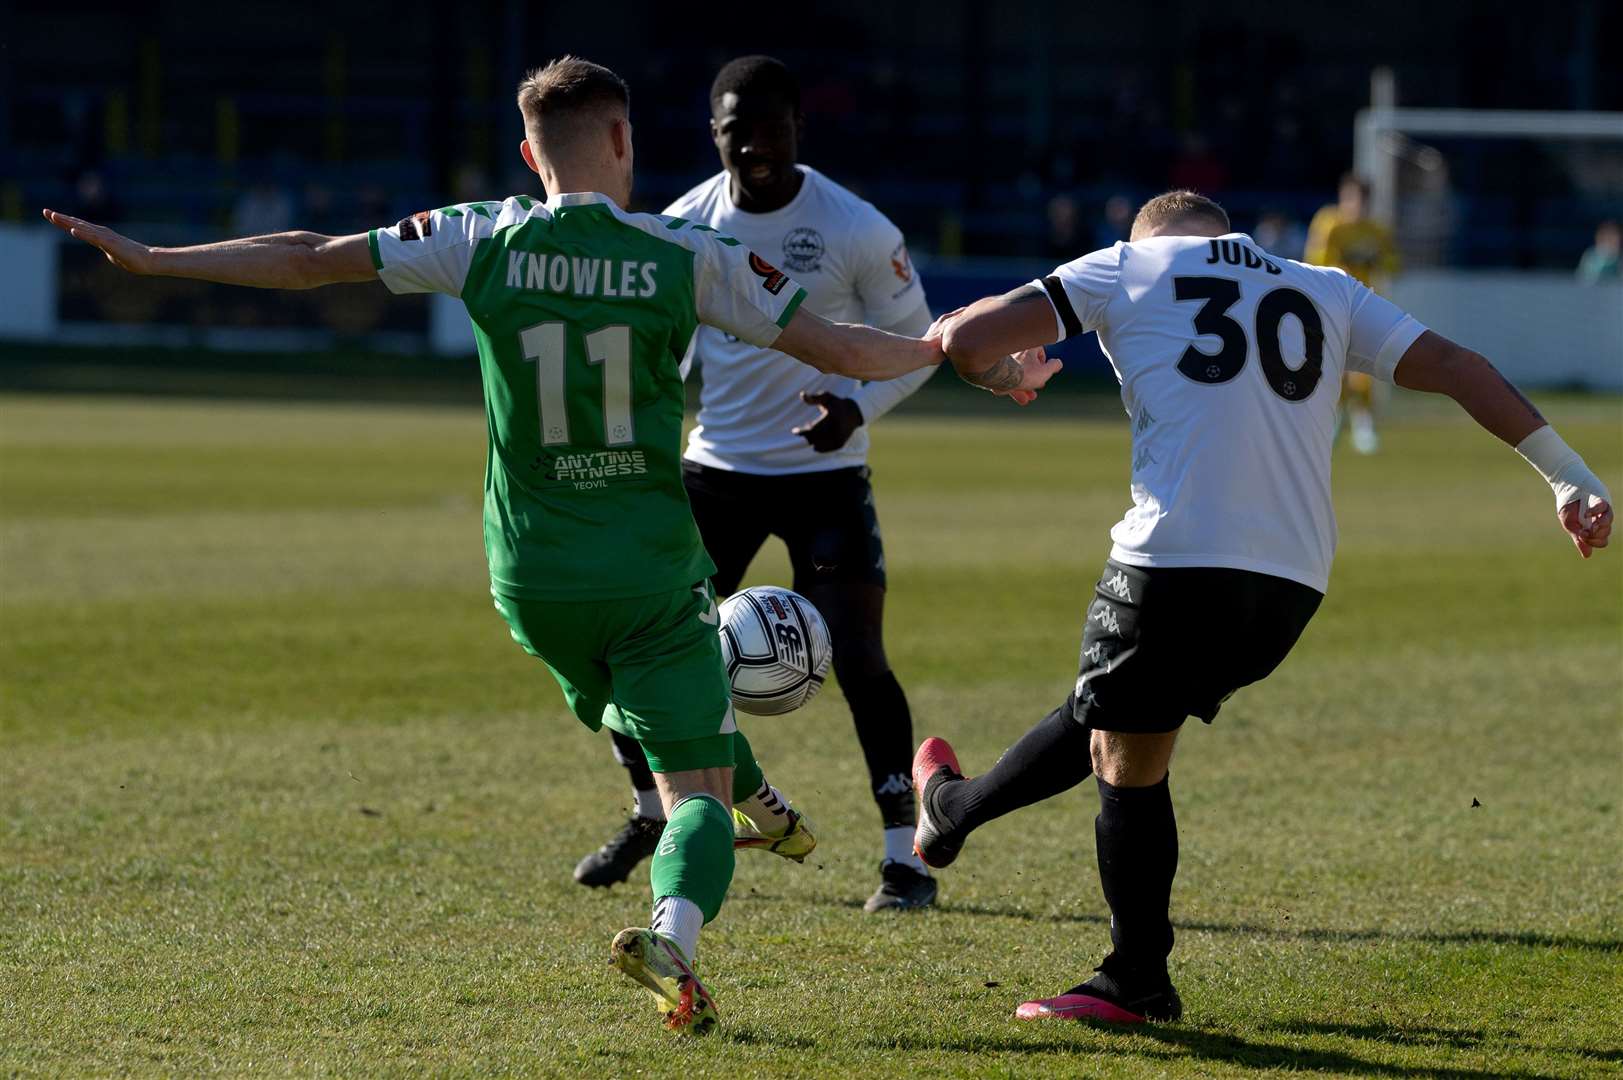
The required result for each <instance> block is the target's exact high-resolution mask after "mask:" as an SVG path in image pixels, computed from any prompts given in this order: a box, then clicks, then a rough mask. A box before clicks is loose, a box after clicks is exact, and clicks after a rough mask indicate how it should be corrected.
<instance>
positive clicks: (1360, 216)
mask: <svg viewBox="0 0 1623 1080" xmlns="http://www.w3.org/2000/svg"><path fill="white" fill-rule="evenodd" d="M1302 261H1303V262H1308V263H1314V264H1316V265H1319V266H1335V267H1340V268H1341V269H1342V270H1345V271H1347V273H1349V274H1351V275H1352V276H1353V277H1355V278H1357V279H1358V280H1359V281H1362V282H1363V283H1364V284H1365V285H1368V286H1369V287H1370V288H1371V289H1374V290H1375V291H1376V292H1378V293H1385V292H1386V291H1387V286H1388V285H1389V284H1390V283H1391V279H1392V275H1393V274H1394V273H1396V272H1397V269H1398V249H1397V244H1396V243H1395V242H1394V241H1393V239H1392V230H1391V229H1388V228H1387V227H1386V226H1385V225H1382V224H1381V223H1380V222H1378V221H1376V220H1375V219H1373V218H1371V217H1369V184H1368V182H1366V181H1365V180H1364V179H1363V178H1362V177H1360V176H1358V175H1357V174H1356V173H1348V174H1347V175H1346V176H1343V177H1342V178H1341V186H1340V187H1339V188H1338V189H1337V193H1336V203H1335V205H1334V206H1326V207H1324V208H1323V209H1321V210H1320V211H1319V212H1318V213H1317V214H1314V215H1313V223H1312V224H1311V225H1309V226H1308V228H1307V247H1306V250H1305V251H1303V253H1302ZM1374 392H1375V383H1374V380H1372V379H1371V378H1370V377H1369V376H1368V375H1364V374H1362V373H1359V372H1353V371H1349V372H1347V374H1346V375H1345V376H1343V378H1342V382H1341V408H1342V411H1343V413H1342V418H1343V419H1345V421H1346V422H1347V425H1348V428H1349V429H1350V432H1351V435H1352V444H1353V449H1355V450H1357V451H1358V452H1359V453H1360V454H1373V453H1374V452H1375V451H1376V450H1377V449H1378V448H1379V446H1380V441H1379V439H1377V438H1376V435H1375V413H1374Z"/></svg>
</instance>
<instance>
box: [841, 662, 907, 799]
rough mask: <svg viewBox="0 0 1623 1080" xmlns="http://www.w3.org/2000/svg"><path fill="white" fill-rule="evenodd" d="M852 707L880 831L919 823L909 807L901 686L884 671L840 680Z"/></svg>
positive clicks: (905, 711) (852, 715) (904, 708)
mask: <svg viewBox="0 0 1623 1080" xmlns="http://www.w3.org/2000/svg"><path fill="white" fill-rule="evenodd" d="M840 689H842V690H843V691H845V700H846V702H847V703H849V704H850V706H851V720H852V722H853V723H855V724H856V728H857V741H858V742H860V743H861V744H862V756H863V759H864V760H866V761H867V763H868V780H869V782H870V784H871V785H872V790H873V800H874V802H876V803H878V804H879V816H880V819H881V821H882V823H883V824H884V826H885V828H887V829H890V828H895V827H897V826H900V825H916V824H918V811H917V810H916V809H915V808H914V806H913V783H912V780H911V779H910V773H911V772H912V768H913V714H912V712H911V711H909V709H908V707H907V695H906V694H904V693H903V692H902V684H901V683H899V682H897V681H896V676H895V675H893V674H892V673H890V672H889V671H885V672H881V673H880V674H878V675H872V676H869V677H868V678H866V679H853V680H851V681H850V682H849V683H847V682H844V681H842V682H841V684H840Z"/></svg>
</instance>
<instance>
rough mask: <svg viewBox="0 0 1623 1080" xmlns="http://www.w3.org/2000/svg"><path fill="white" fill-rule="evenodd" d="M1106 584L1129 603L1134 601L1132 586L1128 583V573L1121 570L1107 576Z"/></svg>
mask: <svg viewBox="0 0 1623 1080" xmlns="http://www.w3.org/2000/svg"><path fill="white" fill-rule="evenodd" d="M1104 586H1105V588H1107V589H1109V590H1110V591H1111V592H1113V593H1115V594H1116V595H1117V596H1119V597H1121V598H1122V599H1123V600H1125V601H1127V602H1128V603H1129V604H1131V603H1132V602H1133V590H1132V587H1131V586H1129V585H1128V584H1127V575H1126V574H1124V573H1122V572H1121V571H1120V570H1117V571H1116V572H1115V573H1114V574H1112V575H1111V576H1110V577H1107V578H1105V581H1104Z"/></svg>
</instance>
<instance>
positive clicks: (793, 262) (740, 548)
mask: <svg viewBox="0 0 1623 1080" xmlns="http://www.w3.org/2000/svg"><path fill="white" fill-rule="evenodd" d="M710 113H711V116H710V133H711V138H712V140H713V141H714V143H715V145H716V150H717V151H718V153H719V154H720V157H721V164H722V170H721V171H720V172H718V173H716V174H715V175H714V176H712V177H710V178H709V179H708V180H706V181H704V182H703V183H701V184H699V185H698V186H696V187H694V188H693V189H692V190H691V191H689V192H688V193H687V194H685V195H683V196H682V197H681V198H679V199H677V200H676V201H675V202H674V203H672V204H671V205H670V206H668V207H666V208H665V211H664V212H665V213H666V214H668V215H670V216H672V217H675V218H680V219H683V220H686V221H691V222H694V223H695V224H698V225H704V226H709V227H711V228H714V229H717V230H719V231H721V232H723V233H726V234H728V235H730V236H736V237H737V238H738V239H739V240H740V241H742V242H743V243H744V245H745V246H747V247H749V248H750V249H751V250H753V251H756V252H759V253H761V254H762V255H764V257H766V258H768V259H770V260H772V261H773V262H774V263H775V264H776V265H778V266H780V267H782V268H783V269H784V271H785V272H786V273H788V274H791V275H793V277H794V279H795V281H796V282H797V283H800V284H802V285H803V286H804V287H805V289H806V292H807V296H806V302H805V306H806V309H807V310H808V311H813V312H816V313H817V314H819V315H821V316H823V317H824V318H831V319H842V320H847V321H851V322H863V323H867V324H868V325H870V326H876V327H880V328H882V329H885V330H889V331H892V332H895V333H898V334H907V335H911V336H917V335H919V334H922V333H923V332H924V331H925V329H926V328H928V327H929V325H930V310H929V307H928V305H927V304H926V303H925V298H924V288H923V286H922V285H921V284H920V282H919V277H918V273H917V272H916V271H915V270H914V268H913V264H912V260H911V259H909V257H908V254H907V247H906V244H905V243H904V242H903V239H902V234H901V230H899V229H898V228H897V227H896V226H895V225H893V224H892V223H891V222H890V221H889V220H888V219H887V218H886V217H885V216H884V214H882V213H880V212H879V211H878V210H877V209H875V208H874V206H873V205H872V204H870V203H868V202H866V201H864V200H863V199H861V198H859V197H858V196H856V195H854V194H852V193H851V192H850V191H848V190H846V189H845V188H843V187H841V186H840V185H839V184H837V183H835V182H834V181H833V180H830V179H829V178H828V177H827V176H824V175H823V174H822V173H820V172H818V171H817V170H816V169H812V168H810V167H808V166H806V165H802V164H799V162H798V160H797V159H798V157H799V149H800V140H801V136H802V132H803V129H804V118H803V117H802V116H801V113H800V88H799V85H798V83H797V82H796V80H795V78H794V76H793V74H792V73H791V72H790V71H789V70H788V69H787V68H786V67H785V66H784V65H783V64H782V63H781V62H779V61H777V60H774V59H773V58H771V57H769V56H743V57H739V58H738V59H736V60H733V61H731V62H730V63H728V64H726V65H724V66H723V67H722V69H721V71H720V72H719V73H718V74H717V75H716V78H715V81H714V83H713V84H712V86H711V89H710ZM695 362H696V364H695ZM685 366H686V367H688V368H692V367H695V366H697V368H698V370H699V372H700V373H701V375H702V378H703V380H704V387H703V391H702V393H701V396H700V399H699V418H698V426H697V427H696V428H695V429H694V431H693V433H692V435H691V436H690V437H689V439H688V444H687V450H686V452H685V453H684V455H683V463H682V478H683V483H684V485H685V486H686V488H687V494H688V499H689V501H690V502H691V503H692V505H693V516H694V519H695V520H696V521H697V522H698V524H699V531H700V534H701V535H702V536H703V538H704V545H705V548H706V549H707V550H708V551H709V553H710V557H711V558H712V559H714V560H715V563H716V575H715V586H716V589H717V591H718V592H719V593H721V594H727V593H731V592H734V591H736V590H737V589H738V588H739V587H740V586H741V585H744V584H747V582H744V580H743V577H744V573H745V571H746V570H747V569H748V568H749V564H750V561H751V560H752V559H753V558H754V557H755V554H756V552H758V551H759V550H760V548H761V545H762V544H763V543H764V542H765V541H766V540H767V538H768V537H769V536H777V537H778V538H780V539H781V540H782V541H783V542H784V545H785V546H786V547H787V548H788V551H789V562H790V565H791V567H792V568H793V572H794V588H795V589H796V591H798V592H800V593H802V594H804V595H805V596H806V597H807V598H808V599H809V600H811V602H812V603H813V604H814V605H815V606H816V607H817V609H818V610H819V611H820V612H822V614H823V617H824V618H825V619H827V620H828V624H829V631H830V634H831V636H832V638H833V642H834V672H835V675H836V676H838V678H839V681H840V689H841V691H842V692H843V693H844V695H845V700H846V702H847V704H848V705H849V706H850V708H851V719H852V722H853V724H854V726H855V727H856V733H857V741H858V742H859V743H860V744H861V747H862V756H863V760H864V763H865V764H866V766H867V770H868V779H869V789H870V791H871V792H872V794H873V798H874V802H875V803H876V804H877V806H878V810H879V817H880V821H879V824H880V827H881V830H882V834H881V835H882V847H881V848H880V867H879V874H880V882H879V888H878V889H877V890H876V891H875V892H874V893H873V895H872V896H870V897H869V898H868V901H867V903H866V904H865V905H864V906H865V909H866V910H868V911H895V910H902V909H908V908H919V907H924V906H926V905H928V904H930V903H931V902H933V901H934V900H935V896H936V882H935V879H934V878H933V877H931V876H930V873H929V871H928V870H927V869H926V868H925V865H924V863H923V862H921V861H920V860H919V858H918V856H917V855H916V854H914V852H913V827H914V825H915V824H916V819H915V818H914V806H913V790H912V783H911V780H910V779H909V771H910V770H909V765H910V762H911V760H912V755H913V724H912V716H911V714H910V712H909V709H908V703H907V696H906V694H905V693H904V692H903V691H902V686H901V683H900V682H898V681H897V678H896V676H895V674H893V673H892V671H891V668H890V661H889V660H888V659H887V658H886V656H885V644H884V610H885V549H884V544H883V541H882V540H881V538H880V531H879V516H878V513H877V511H876V509H875V506H874V491H873V486H872V484H871V482H870V479H869V476H870V473H869V469H868V464H867V456H868V428H869V426H870V425H871V424H872V423H873V422H874V421H876V420H878V419H879V417H881V416H883V415H884V414H885V413H886V412H888V411H889V410H890V409H891V408H893V407H894V406H895V405H896V404H897V403H898V402H899V401H901V400H902V399H904V398H906V397H907V396H908V395H909V394H911V393H912V392H913V391H914V390H916V389H917V388H918V387H919V386H920V385H921V384H922V383H923V382H924V380H926V379H928V378H929V377H930V375H931V374H932V373H933V370H934V369H921V370H919V371H917V372H914V373H912V374H910V375H905V376H903V377H902V378H900V379H894V380H890V381H875V382H868V383H863V382H860V381H859V380H856V379H849V378H845V377H843V376H839V375H828V374H824V373H822V372H819V371H817V370H815V369H813V368H811V367H809V366H807V365H805V364H802V363H800V362H799V361H798V360H795V359H794V358H793V357H790V356H787V355H785V354H784V353H782V352H780V351H777V350H774V349H770V348H760V347H758V346H755V345H752V344H750V343H749V342H747V341H742V340H740V339H739V338H738V337H736V336H734V335H731V334H728V333H726V332H724V331H721V330H714V329H712V328H708V327H706V328H701V329H700V330H699V332H698V333H697V334H695V335H694V339H693V343H692V345H691V346H690V348H689V352H688V359H687V363H686V365H685ZM614 747H615V757H616V759H618V760H619V761H620V762H621V763H622V764H623V765H624V766H625V767H626V770H627V772H628V773H630V776H631V784H632V789H633V793H634V798H635V800H636V810H635V812H634V813H633V815H632V816H631V818H630V819H629V820H628V821H627V822H626V824H625V825H624V826H623V827H622V828H621V830H620V831H619V832H618V833H617V834H615V835H614V836H613V837H612V838H610V840H609V841H608V842H607V843H605V844H604V845H603V846H602V847H601V848H599V849H598V850H597V851H594V852H592V853H590V854H589V855H587V856H586V857H585V858H583V859H581V860H580V863H579V865H578V866H576V868H575V880H577V881H579V882H580V883H581V884H583V885H594V886H606V885H613V884H615V883H616V882H620V881H624V880H625V879H626V877H627V876H628V875H629V874H630V872H631V870H632V868H633V867H634V866H636V864H637V863H638V862H639V861H640V860H641V859H643V858H644V857H646V856H647V855H648V854H650V853H651V852H652V851H653V849H654V844H655V843H656V842H657V838H658V836H659V835H660V830H661V829H662V828H663V827H664V816H663V813H662V811H661V808H660V801H659V797H658V794H657V793H656V792H655V791H654V790H653V784H654V781H653V776H652V774H651V773H650V772H649V770H648V767H647V765H646V763H645V762H644V761H643V756H642V754H640V753H638V752H637V750H636V747H635V745H634V744H633V742H632V741H631V740H630V739H627V738H626V737H625V736H623V735H615V736H614ZM761 797H762V799H763V801H766V802H771V801H772V800H774V799H775V798H776V796H774V794H773V793H772V792H771V791H770V790H767V791H763V792H761ZM782 811H783V814H784V816H793V815H795V814H796V813H797V812H796V811H795V810H793V809H791V808H789V807H788V806H786V805H785V806H782ZM756 833H757V830H756V829H755V823H753V822H750V821H746V820H740V821H739V822H738V836H739V843H740V845H741V846H767V845H768V843H769V842H768V841H767V840H766V839H765V838H763V837H760V836H757V835H756ZM815 842H816V841H815V837H814V835H813V833H812V831H811V829H810V825H809V823H808V822H806V821H804V820H798V821H797V822H796V827H795V828H794V829H793V830H792V833H791V835H789V837H788V838H787V839H785V840H782V841H777V840H773V841H770V843H771V844H778V845H779V846H778V847H776V848H774V850H775V851H777V853H778V854H785V855H788V856H789V857H791V858H804V857H805V856H806V854H808V853H809V851H810V847H809V846H808V845H810V844H814V843H815ZM783 845H788V846H783Z"/></svg>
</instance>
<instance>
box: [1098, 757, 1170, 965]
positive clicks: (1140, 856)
mask: <svg viewBox="0 0 1623 1080" xmlns="http://www.w3.org/2000/svg"><path fill="white" fill-rule="evenodd" d="M1093 831H1094V837H1095V841H1096V843H1097V845H1098V852H1099V883H1100V884H1101V885H1103V886H1104V893H1105V902H1106V903H1108V904H1109V905H1110V940H1111V942H1112V943H1113V944H1114V946H1115V958H1116V960H1117V961H1119V963H1120V964H1121V965H1122V966H1123V967H1124V968H1125V969H1126V972H1127V973H1129V975H1130V977H1131V976H1135V975H1136V976H1139V977H1142V978H1143V979H1146V980H1149V981H1156V980H1160V979H1164V978H1165V977H1166V964H1167V955H1168V954H1169V953H1171V952H1172V919H1171V917H1170V914H1169V912H1170V909H1171V905H1172V878H1173V876H1174V875H1175V874H1176V873H1177V872H1178V822H1177V819H1176V818H1174V817H1173V814H1172V791H1171V789H1170V788H1168V787H1167V778H1166V777H1164V776H1163V777H1162V778H1161V782H1160V783H1159V784H1155V785H1153V786H1151V787H1140V788H1133V787H1115V786H1113V785H1111V784H1107V783H1105V782H1104V780H1102V779H1101V780H1100V781H1099V816H1098V817H1097V818H1095V819H1094V823H1093Z"/></svg>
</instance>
